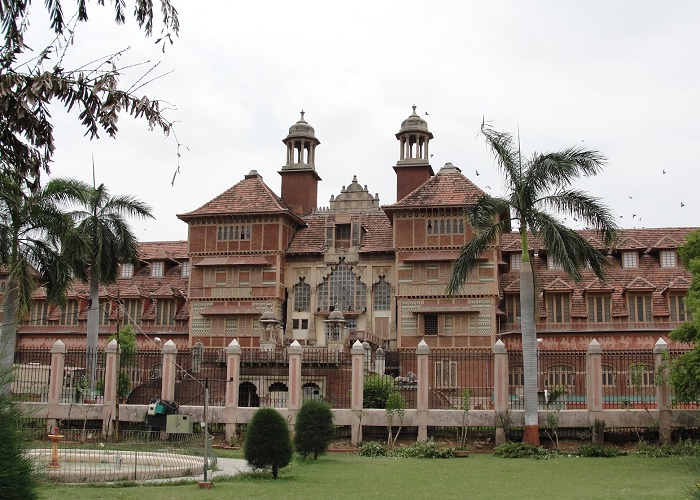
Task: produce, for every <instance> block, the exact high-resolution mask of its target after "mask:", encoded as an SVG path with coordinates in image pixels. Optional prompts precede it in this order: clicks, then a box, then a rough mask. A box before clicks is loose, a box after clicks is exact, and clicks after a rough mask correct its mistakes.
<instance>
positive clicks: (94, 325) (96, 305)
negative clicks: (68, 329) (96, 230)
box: [85, 273, 100, 398]
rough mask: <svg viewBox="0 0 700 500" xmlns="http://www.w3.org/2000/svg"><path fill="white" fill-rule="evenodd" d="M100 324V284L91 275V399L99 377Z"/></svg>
mask: <svg viewBox="0 0 700 500" xmlns="http://www.w3.org/2000/svg"><path fill="white" fill-rule="evenodd" d="M99 323H100V283H99V281H98V279H97V273H90V308H89V309H88V315H87V352H86V353H85V356H86V369H87V375H89V377H90V397H91V398H92V397H94V395H95V382H96V380H95V379H96V377H97V338H98V329H99Z"/></svg>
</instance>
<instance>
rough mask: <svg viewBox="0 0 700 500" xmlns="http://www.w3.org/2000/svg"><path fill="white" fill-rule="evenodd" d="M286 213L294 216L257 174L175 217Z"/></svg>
mask: <svg viewBox="0 0 700 500" xmlns="http://www.w3.org/2000/svg"><path fill="white" fill-rule="evenodd" d="M266 213H287V214H289V215H290V216H292V217H294V218H296V216H294V215H293V214H292V211H291V210H290V209H289V207H287V205H285V203H284V202H283V201H282V199H281V198H280V197H279V196H277V195H276V194H275V193H274V192H273V191H272V190H271V189H270V188H269V187H268V186H267V184H265V183H264V182H263V180H262V177H261V176H260V175H257V174H254V175H253V174H249V175H246V176H245V179H243V180H242V181H241V182H239V183H238V184H236V185H234V186H232V187H230V188H229V189H227V190H226V191H224V192H223V193H221V194H220V195H219V196H217V197H216V198H214V199H213V200H211V201H208V202H207V203H205V204H204V205H202V206H201V207H199V208H198V209H196V210H193V211H191V212H187V213H184V214H179V215H178V216H177V217H178V218H179V219H181V220H184V221H186V220H187V219H191V218H193V217H199V216H209V215H231V214H266Z"/></svg>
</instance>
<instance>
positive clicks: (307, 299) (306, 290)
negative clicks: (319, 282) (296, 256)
mask: <svg viewBox="0 0 700 500" xmlns="http://www.w3.org/2000/svg"><path fill="white" fill-rule="evenodd" d="M304 279H305V278H300V279H299V283H297V284H296V285H294V310H295V311H309V310H311V286H310V285H308V284H306V283H305V282H304Z"/></svg>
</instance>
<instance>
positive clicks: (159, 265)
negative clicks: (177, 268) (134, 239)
mask: <svg viewBox="0 0 700 500" xmlns="http://www.w3.org/2000/svg"><path fill="white" fill-rule="evenodd" d="M164 268H165V266H164V264H163V261H162V260H157V261H155V262H151V276H152V277H154V278H160V277H162V276H163V269H164Z"/></svg>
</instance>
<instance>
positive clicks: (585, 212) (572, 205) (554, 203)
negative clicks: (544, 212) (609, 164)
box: [539, 189, 618, 247]
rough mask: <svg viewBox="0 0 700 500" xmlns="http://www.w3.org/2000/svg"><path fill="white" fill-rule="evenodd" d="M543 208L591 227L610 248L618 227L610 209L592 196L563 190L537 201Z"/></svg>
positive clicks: (581, 192) (573, 190)
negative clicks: (573, 218) (566, 215)
mask: <svg viewBox="0 0 700 500" xmlns="http://www.w3.org/2000/svg"><path fill="white" fill-rule="evenodd" d="M539 203H540V204H541V205H543V206H544V207H548V208H551V209H553V210H555V211H557V212H559V213H563V214H568V215H571V216H572V217H576V218H577V219H578V220H579V222H580V223H582V224H584V225H585V226H587V227H592V228H593V229H594V230H595V231H596V232H597V233H598V234H599V235H600V236H601V238H602V241H603V243H604V244H605V246H607V247H609V246H611V245H612V244H613V243H614V241H615V237H616V234H617V230H618V226H617V222H616V221H615V219H614V218H613V217H612V214H611V213H610V209H609V208H608V207H607V206H606V205H605V204H604V203H603V202H602V201H601V200H600V198H596V197H594V196H590V195H589V194H588V193H586V192H585V191H582V190H579V189H571V190H563V191H559V192H557V193H555V194H552V195H550V196H545V197H544V198H542V199H540V200H539Z"/></svg>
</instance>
